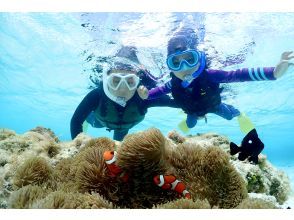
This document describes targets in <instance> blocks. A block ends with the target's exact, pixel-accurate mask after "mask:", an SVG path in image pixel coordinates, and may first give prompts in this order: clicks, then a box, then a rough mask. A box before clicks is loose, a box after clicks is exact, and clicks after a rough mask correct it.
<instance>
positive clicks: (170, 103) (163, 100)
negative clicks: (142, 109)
mask: <svg viewBox="0 0 294 220" xmlns="http://www.w3.org/2000/svg"><path fill="white" fill-rule="evenodd" d="M145 102H146V106H147V108H151V107H171V108H180V106H179V105H178V104H177V103H176V102H175V100H174V99H172V98H170V97H169V96H168V95H163V96H161V97H159V98H157V99H150V100H149V99H147V100H145Z"/></svg>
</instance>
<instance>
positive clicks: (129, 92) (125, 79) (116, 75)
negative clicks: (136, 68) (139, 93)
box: [108, 70, 138, 101]
mask: <svg viewBox="0 0 294 220" xmlns="http://www.w3.org/2000/svg"><path fill="white" fill-rule="evenodd" d="M110 75H112V76H111V78H110V80H109V82H108V83H111V85H112V86H109V84H108V89H109V91H110V92H111V93H112V94H113V95H114V96H116V97H123V98H125V100H126V101H128V100H129V99H131V98H132V97H133V96H134V94H135V92H136V90H137V86H138V82H137V79H136V77H138V76H137V73H136V72H133V71H126V70H112V71H111V72H110V73H109V74H108V76H110ZM132 75H133V76H132ZM120 76H122V77H120ZM114 88H115V89H114Z"/></svg>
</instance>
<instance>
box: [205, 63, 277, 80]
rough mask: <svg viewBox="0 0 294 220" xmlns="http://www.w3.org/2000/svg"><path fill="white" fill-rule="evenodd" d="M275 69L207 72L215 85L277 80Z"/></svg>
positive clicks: (262, 68) (259, 68) (261, 68)
mask: <svg viewBox="0 0 294 220" xmlns="http://www.w3.org/2000/svg"><path fill="white" fill-rule="evenodd" d="M274 70H275V68H274V67H258V68H243V69H237V70H232V71H223V70H211V69H208V70H207V74H208V77H209V79H210V80H211V81H213V82H215V83H231V82H245V81H264V80H276V78H275V77H274Z"/></svg>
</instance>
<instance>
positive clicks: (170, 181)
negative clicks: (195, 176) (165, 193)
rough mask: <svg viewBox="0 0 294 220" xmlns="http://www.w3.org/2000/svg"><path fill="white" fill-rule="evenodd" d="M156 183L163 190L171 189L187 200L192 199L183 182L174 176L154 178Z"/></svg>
mask: <svg viewBox="0 0 294 220" xmlns="http://www.w3.org/2000/svg"><path fill="white" fill-rule="evenodd" d="M153 181H154V183H155V184H156V185H157V186H159V187H161V188H162V189H171V190H174V191H176V192H177V193H179V194H180V195H183V196H184V197H185V198H187V199H191V195H190V193H189V192H188V191H187V190H186V186H185V184H184V183H183V182H181V181H179V180H177V178H176V177H175V176H173V175H157V176H155V177H154V178H153Z"/></svg>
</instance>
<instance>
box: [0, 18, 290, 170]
mask: <svg viewBox="0 0 294 220" xmlns="http://www.w3.org/2000/svg"><path fill="white" fill-rule="evenodd" d="M293 21H294V13H94V14H93V13H92V14H89V13H0V56H1V57H0V77H1V78H0V127H1V128H9V129H13V130H15V131H16V132H17V133H24V132H26V131H28V130H30V129H32V128H34V127H36V126H38V125H41V126H44V127H48V128H51V129H52V130H53V131H54V132H55V133H56V134H57V135H58V136H59V138H60V139H61V140H64V141H66V140H70V128H69V123H70V119H71V117H72V114H73V112H74V111H75V109H76V107H77V105H78V104H79V103H80V101H81V100H82V99H83V97H84V96H85V95H86V94H87V93H88V92H89V91H90V89H89V88H90V87H91V86H93V85H94V84H93V83H92V81H91V80H90V78H92V79H93V78H95V77H96V78H97V77H98V76H99V73H97V71H95V67H97V64H99V62H98V61H97V59H96V58H99V57H107V56H111V55H113V54H115V52H116V51H117V50H118V49H119V48H120V46H121V45H122V44H124V45H133V46H137V47H138V49H139V58H140V60H141V62H142V63H143V64H144V65H145V66H146V67H148V68H149V69H150V70H151V72H152V73H153V74H154V75H157V76H159V75H160V74H162V73H164V72H166V71H167V69H166V66H165V61H164V60H165V56H166V43H167V40H168V37H169V36H170V34H171V33H172V31H173V30H174V29H175V28H177V27H178V26H179V25H182V24H185V25H187V24H189V25H191V26H192V27H194V28H195V29H201V28H203V27H205V39H204V43H203V45H202V46H203V48H206V49H208V53H210V55H212V56H213V55H215V51H217V52H218V53H217V56H216V58H215V60H214V61H213V63H212V65H213V67H215V68H224V65H223V64H222V63H223V62H222V59H224V57H226V56H230V55H236V54H243V56H244V57H245V59H244V61H242V62H240V63H238V64H236V65H232V66H227V67H226V69H236V68H242V67H258V66H275V65H276V64H277V62H278V61H279V59H280V55H281V53H282V52H283V51H287V50H294V47H293V45H294V22H293ZM253 42H254V43H253ZM93 69H94V70H93ZM293 80H294V70H293V69H292V71H288V72H287V74H286V75H285V76H283V77H282V78H281V79H279V80H277V81H266V82H247V83H246V82H244V83H234V84H230V85H228V89H227V90H226V92H225V94H224V96H225V100H226V103H228V104H233V105H234V106H235V107H237V108H238V109H240V110H241V111H244V112H246V113H247V115H248V116H249V117H250V118H251V119H252V121H253V122H254V124H255V125H256V127H257V129H258V131H259V134H260V137H261V139H262V140H263V142H264V143H265V150H264V153H265V154H266V155H267V156H268V158H269V160H270V161H271V162H272V163H274V164H276V165H278V166H293V165H294V145H293V141H292V139H293V134H294V114H293V113H294V81H293ZM163 113H164V114H163ZM183 117H184V115H183V114H181V113H180V110H175V109H169V108H163V109H162V108H152V109H150V110H149V111H148V114H147V115H146V118H145V120H144V121H143V122H142V123H140V124H139V125H137V126H136V127H134V128H133V129H132V130H131V131H130V132H136V131H140V130H143V129H147V128H149V127H151V126H155V125H156V126H157V127H158V128H160V129H161V130H162V132H163V133H164V134H167V133H168V131H170V130H173V129H177V124H178V123H179V122H180V121H181V120H182V119H183ZM210 131H213V132H218V133H221V134H224V135H227V136H228V137H229V138H230V139H231V140H233V141H235V142H237V143H240V141H241V140H242V133H241V132H240V130H239V128H238V125H237V120H236V119H233V120H232V121H226V120H224V119H222V118H220V117H218V116H215V115H212V114H209V115H208V123H207V124H205V122H204V121H199V123H198V125H197V126H196V127H195V128H193V129H192V130H191V131H190V134H194V133H202V132H210ZM89 134H90V135H92V136H95V137H98V136H108V137H112V133H109V132H108V131H106V130H105V129H90V130H89Z"/></svg>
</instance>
